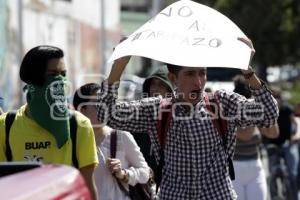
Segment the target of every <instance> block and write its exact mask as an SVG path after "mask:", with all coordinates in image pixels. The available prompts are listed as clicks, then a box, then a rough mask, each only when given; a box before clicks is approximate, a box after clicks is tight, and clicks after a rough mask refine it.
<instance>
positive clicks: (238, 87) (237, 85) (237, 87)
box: [233, 75, 252, 99]
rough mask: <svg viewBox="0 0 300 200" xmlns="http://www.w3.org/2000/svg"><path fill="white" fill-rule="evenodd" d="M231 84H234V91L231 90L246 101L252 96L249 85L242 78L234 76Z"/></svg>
mask: <svg viewBox="0 0 300 200" xmlns="http://www.w3.org/2000/svg"><path fill="white" fill-rule="evenodd" d="M233 82H234V90H233V91H234V92H236V93H238V94H240V95H243V96H244V97H246V98H247V99H249V98H250V97H251V96H252V94H251V90H250V87H249V84H248V82H247V81H246V79H245V78H244V76H242V75H236V76H235V77H234V78H233Z"/></svg>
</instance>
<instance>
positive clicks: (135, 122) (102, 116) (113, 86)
mask: <svg viewBox="0 0 300 200" xmlns="http://www.w3.org/2000/svg"><path fill="white" fill-rule="evenodd" d="M129 59H130V57H123V58H119V59H117V60H116V61H115V62H114V64H113V66H112V69H111V72H110V75H109V77H108V79H107V80H106V81H104V82H103V83H102V89H101V91H99V92H98V99H99V101H98V104H97V109H98V120H99V121H100V122H103V123H107V124H108V125H109V126H110V127H112V128H115V129H121V130H126V131H130V132H148V131H149V130H152V129H155V124H156V121H157V120H156V116H157V115H158V114H157V112H158V109H159V105H160V102H161V98H160V97H155V98H147V99H142V100H140V101H131V102H118V103H117V97H118V88H119V82H120V78H121V75H122V73H123V71H124V69H125V67H126V65H127V64H128V62H129Z"/></svg>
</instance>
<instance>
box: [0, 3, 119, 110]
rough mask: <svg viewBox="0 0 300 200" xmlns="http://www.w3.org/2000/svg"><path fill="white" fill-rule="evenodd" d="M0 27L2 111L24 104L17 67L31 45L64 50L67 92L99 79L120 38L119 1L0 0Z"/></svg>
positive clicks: (105, 69)
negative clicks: (69, 83) (68, 85)
mask: <svg viewBox="0 0 300 200" xmlns="http://www.w3.org/2000/svg"><path fill="white" fill-rule="evenodd" d="M0 30H1V32H0V34H1V35H0V41H1V47H0V78H1V79H0V91H1V92H0V93H1V94H2V95H3V97H4V101H5V108H6V110H7V109H8V108H17V107H18V106H19V105H20V104H21V103H23V102H24V95H22V89H21V87H22V84H21V83H20V81H19V75H18V71H19V65H20V61H21V59H22V57H23V56H24V54H25V53H26V52H27V51H28V50H29V49H31V48H33V47H35V46H37V45H54V46H58V47H60V48H62V49H63V50H64V51H65V54H66V55H65V62H66V64H67V68H68V76H69V77H70V81H71V83H72V87H73V88H72V91H74V89H76V87H78V86H79V85H81V84H83V83H86V82H91V81H97V82H100V78H99V77H102V79H103V77H104V76H105V74H106V73H107V68H108V66H107V64H106V60H107V59H108V57H109V55H110V54H111V52H112V49H113V47H114V46H115V45H116V44H117V43H118V41H119V38H120V33H121V31H120V1H119V0H101V1H99V0H85V1H81V0H69V1H66V0H65V1H64V0H0ZM103 41H104V42H103ZM71 95H72V94H70V96H71ZM8 102H9V104H8Z"/></svg>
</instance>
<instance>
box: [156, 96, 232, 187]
mask: <svg viewBox="0 0 300 200" xmlns="http://www.w3.org/2000/svg"><path fill="white" fill-rule="evenodd" d="M204 101H205V105H206V108H207V110H208V111H210V112H211V113H214V106H211V104H212V103H216V105H218V117H217V118H214V119H213V121H212V122H213V125H214V127H215V128H216V129H217V131H218V133H219V135H220V137H221V138H222V141H223V143H222V144H223V148H224V150H226V146H227V139H226V137H225V133H227V121H226V120H224V119H222V118H221V117H220V114H221V113H220V112H219V111H220V104H219V99H218V95H217V93H214V94H212V95H210V96H208V95H207V94H205V95H204ZM172 106H173V104H172V101H171V104H169V105H167V102H166V99H163V101H162V104H161V107H162V110H165V109H167V110H170V111H169V112H163V113H162V115H161V120H158V123H157V136H158V142H159V144H160V150H159V153H160V159H159V163H158V167H157V170H156V171H155V177H154V179H155V182H156V191H158V188H159V186H160V183H161V179H162V169H163V167H164V164H165V163H164V146H165V140H166V137H167V132H168V129H169V126H170V122H171V118H172V110H173V109H172ZM227 161H228V167H229V175H230V179H231V180H234V179H235V173H234V168H233V162H232V158H231V157H230V156H229V155H228V157H227Z"/></svg>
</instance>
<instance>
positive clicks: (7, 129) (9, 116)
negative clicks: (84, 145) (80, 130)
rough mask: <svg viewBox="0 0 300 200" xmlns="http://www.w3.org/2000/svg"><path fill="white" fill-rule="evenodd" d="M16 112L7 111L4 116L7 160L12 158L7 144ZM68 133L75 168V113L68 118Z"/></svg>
mask: <svg viewBox="0 0 300 200" xmlns="http://www.w3.org/2000/svg"><path fill="white" fill-rule="evenodd" d="M15 117H16V113H15V112H8V113H7V115H6V117H5V136H6V137H5V145H6V149H5V155H6V159H7V161H8V162H11V161H12V160H13V157H12V153H11V147H10V144H9V135H10V128H11V126H12V124H13V122H14V120H15ZM69 122H70V135H71V140H72V162H73V166H74V167H75V168H78V159H77V156H76V141H77V121H76V118H75V114H72V115H71V117H70V119H69Z"/></svg>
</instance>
